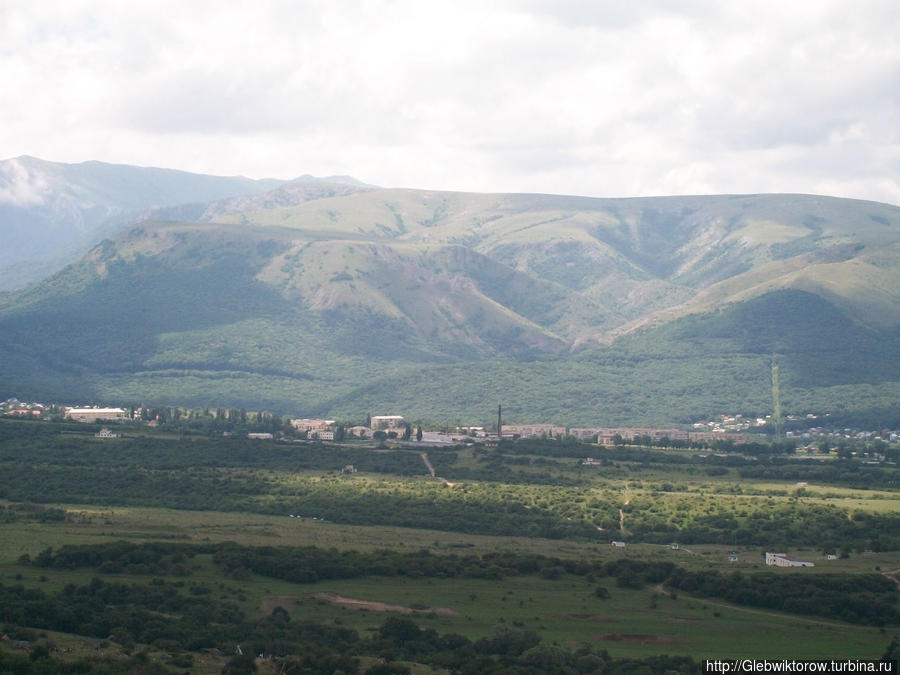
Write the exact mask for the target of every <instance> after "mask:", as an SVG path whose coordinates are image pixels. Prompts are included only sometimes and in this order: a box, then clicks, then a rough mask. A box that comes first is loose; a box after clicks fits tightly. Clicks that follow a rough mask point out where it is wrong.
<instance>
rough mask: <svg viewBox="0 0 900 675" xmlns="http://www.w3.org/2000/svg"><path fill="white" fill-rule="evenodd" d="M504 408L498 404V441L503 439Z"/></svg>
mask: <svg viewBox="0 0 900 675" xmlns="http://www.w3.org/2000/svg"><path fill="white" fill-rule="evenodd" d="M502 411H503V406H502V405H500V404H497V440H500V439H501V438H503V415H502Z"/></svg>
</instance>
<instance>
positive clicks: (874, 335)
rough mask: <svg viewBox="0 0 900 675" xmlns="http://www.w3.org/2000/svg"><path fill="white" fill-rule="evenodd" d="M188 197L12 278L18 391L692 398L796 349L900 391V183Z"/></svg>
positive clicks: (262, 399)
mask: <svg viewBox="0 0 900 675" xmlns="http://www.w3.org/2000/svg"><path fill="white" fill-rule="evenodd" d="M167 208H168V209H169V210H166V209H157V210H154V211H151V212H150V213H151V215H153V216H154V217H155V218H156V220H150V221H145V222H142V223H140V224H138V225H135V226H132V227H130V228H129V229H127V230H126V231H124V232H122V233H120V234H118V235H116V236H115V237H113V238H111V239H108V240H105V241H103V242H102V243H100V244H98V245H97V246H95V247H94V248H93V249H92V250H91V251H90V252H89V253H88V254H87V255H85V256H84V257H83V258H81V260H79V261H78V262H75V263H73V264H71V265H69V266H68V267H66V268H65V269H63V270H61V271H59V272H57V273H56V274H55V275H53V276H52V277H50V278H48V279H46V280H45V281H43V282H40V283H37V284H34V285H32V286H30V287H29V288H27V289H25V290H23V291H19V292H16V293H6V294H4V295H2V296H0V348H2V349H3V350H4V353H6V354H7V355H9V358H7V359H6V360H5V362H3V363H0V382H3V383H4V384H5V385H6V386H7V387H8V388H10V392H9V393H16V394H17V395H18V394H22V395H23V396H24V395H25V392H29V391H30V392H45V393H46V392H50V393H53V392H56V395H61V394H63V393H65V392H66V391H69V392H72V391H77V392H80V393H81V394H83V395H84V396H86V397H91V396H94V397H98V396H102V397H107V398H108V397H115V398H116V399H117V400H122V399H126V400H132V401H136V402H141V401H143V402H147V401H151V400H152V401H169V402H172V403H199V404H201V405H203V404H207V405H209V404H215V405H218V404H231V403H241V404H244V405H247V406H251V407H252V406H267V407H270V408H273V409H278V410H284V411H294V412H297V413H304V412H309V413H310V414H313V413H315V414H327V415H331V416H334V415H350V414H351V413H352V410H353V409H362V410H366V409H368V410H369V411H370V412H371V411H372V409H374V408H378V407H379V406H388V407H391V406H398V407H405V409H406V410H407V411H408V412H409V414H411V415H418V416H419V417H423V418H424V417H428V418H431V419H434V418H437V417H438V414H439V413H440V411H442V410H443V411H444V412H445V413H447V414H453V411H456V414H458V415H465V416H467V418H468V419H472V416H476V417H475V419H476V420H478V419H480V418H478V417H477V414H478V413H477V411H478V410H484V409H490V408H492V407H495V405H496V400H498V399H499V398H503V399H505V400H506V401H509V403H508V405H509V409H510V411H511V413H513V412H520V414H525V413H526V412H528V414H529V415H531V416H533V417H532V419H544V420H547V419H555V420H558V421H560V422H565V421H567V420H571V421H572V422H573V423H583V424H589V423H601V422H604V421H613V420H615V421H617V422H618V423H624V422H626V421H632V422H640V421H648V420H657V421H658V422H668V423H685V422H686V421H688V420H690V419H691V418H692V417H696V416H703V415H709V414H714V413H715V412H716V409H718V406H721V405H731V406H734V405H742V404H743V405H745V406H747V407H748V408H751V409H752V410H757V411H759V410H762V409H764V406H765V405H766V401H767V399H768V396H769V390H768V388H769V380H768V368H769V366H770V365H771V360H772V357H773V354H775V355H777V353H778V352H779V350H782V351H784V352H785V354H784V355H783V358H785V359H786V363H785V366H784V369H783V374H784V386H783V389H784V391H785V394H786V401H787V402H788V403H789V404H790V403H794V404H796V405H800V404H804V405H806V404H809V405H813V404H814V405H817V406H824V407H835V406H843V407H845V408H846V407H849V409H855V408H854V406H856V407H858V406H861V405H862V406H869V407H884V405H885V401H886V400H887V401H889V400H891V397H892V396H893V397H895V396H896V395H897V392H898V391H900V372H898V368H900V365H898V364H900V350H898V349H897V345H898V341H900V208H897V207H893V206H891V205H886V204H879V203H877V202H864V201H859V200H843V199H839V198H831V197H823V196H815V195H814V196H806V195H793V194H780V195H716V196H708V197H706V196H690V197H648V198H640V197H638V198H615V199H606V198H593V197H577V196H573V197H569V196H565V195H563V196H558V195H528V194H515V195H507V194H481V193H474V194H473V193H462V192H456V193H450V192H440V191H434V190H409V189H387V188H376V187H371V186H359V185H346V184H336V183H333V182H330V181H313V182H309V181H305V182H304V181H300V182H296V181H294V182H290V183H283V184H281V185H279V186H277V187H276V188H274V189H273V190H269V191H264V192H262V193H260V194H258V195H250V196H238V197H232V198H226V199H224V200H213V201H211V202H197V203H195V205H194V206H190V207H186V206H183V205H182V206H173V207H167ZM192 209H193V210H192ZM196 213H201V214H203V219H204V222H180V221H171V220H164V219H162V218H163V217H166V216H178V215H179V214H182V215H190V214H196ZM760 303H762V304H760ZM760 307H770V308H774V309H776V310H777V311H771V312H766V311H761V310H760V309H759V308H760ZM717 317H718V318H717ZM817 321H825V322H827V324H828V326H827V327H832V326H837V327H839V328H840V330H837V331H835V330H830V328H829V330H825V329H824V328H823V329H822V330H819V332H818V333H817V332H816V330H815V325H816V322H817ZM717 322H718V323H717ZM691 325H697V326H700V325H703V326H710V327H717V328H716V330H717V331H718V333H716V335H718V337H715V336H712V337H709V338H707V337H705V336H704V335H699V334H695V333H692V332H691V331H690V330H689V327H690V326H691ZM679 327H680V328H679ZM710 330H712V328H711V329H710ZM785 331H786V332H785ZM756 333H758V334H759V336H760V339H759V340H758V341H753V340H749V338H748V337H747V336H751V335H755V334H756ZM817 334H818V335H820V336H821V340H822V344H820V345H817V343H816V335H817ZM777 335H783V336H784V337H783V339H782V341H781V342H778V341H773V340H769V341H766V340H767V338H766V336H777ZM842 335H847V336H852V337H853V339H849V338H848V339H844V338H842V337H841V336H842ZM759 345H766V348H765V349H762V348H761V347H760V346H759ZM779 345H784V347H783V349H782V347H780V346H779ZM854 345H856V346H854ZM854 364H856V365H854ZM810 372H812V373H813V375H810ZM816 372H818V373H819V375H816V374H815V373H816ZM438 382H442V386H441V385H437V383H438ZM792 387H793V389H792ZM604 391H608V392H609V393H610V394H611V398H610V399H609V400H607V398H606V397H605V396H604V394H603V392H604ZM379 395H380V397H381V398H380V403H379V401H377V400H376V399H377V398H378V396H379ZM792 397H793V399H794V400H793V401H792ZM893 400H896V398H895V399H893ZM252 401H256V403H252ZM491 401H493V403H491ZM641 401H643V403H641ZM887 405H888V406H889V405H890V404H889V403H888V404H887ZM506 408H507V404H506V403H505V404H504V409H506ZM710 408H716V409H710ZM879 409H880V408H879ZM747 411H748V412H749V410H747Z"/></svg>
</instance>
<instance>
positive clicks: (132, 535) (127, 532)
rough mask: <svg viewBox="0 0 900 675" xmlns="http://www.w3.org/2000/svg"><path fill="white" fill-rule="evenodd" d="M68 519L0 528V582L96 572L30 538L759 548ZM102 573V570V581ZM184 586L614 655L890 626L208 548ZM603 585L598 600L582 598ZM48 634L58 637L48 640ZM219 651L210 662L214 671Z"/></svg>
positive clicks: (238, 521)
mask: <svg viewBox="0 0 900 675" xmlns="http://www.w3.org/2000/svg"><path fill="white" fill-rule="evenodd" d="M62 508H64V509H65V510H67V511H69V512H70V514H71V516H72V518H73V520H74V522H57V523H37V522H27V521H26V522H13V523H6V524H3V525H2V526H0V578H2V579H3V582H4V583H22V584H25V585H27V586H35V587H39V588H41V589H43V590H45V591H58V590H60V589H62V588H63V586H65V585H66V584H70V583H74V584H87V583H89V582H90V580H91V578H93V577H94V576H97V573H96V572H95V571H92V570H88V569H78V570H57V569H36V568H34V567H29V566H23V565H20V564H17V562H16V561H17V559H18V557H19V556H20V555H22V554H23V553H28V554H29V555H32V556H34V555H36V554H37V553H38V552H40V551H41V550H42V549H43V548H45V547H47V546H51V547H54V548H57V547H59V546H61V545H64V544H81V543H98V542H109V541H115V540H120V539H128V540H130V541H155V540H163V541H186V542H187V541H194V542H207V541H208V542H220V541H234V542H238V543H241V544H246V545H278V546H281V545H284V546H296V545H310V544H311V545H316V546H320V547H335V548H338V549H358V550H372V549H381V548H390V549H395V550H406V551H418V550H420V549H423V548H424V549H428V550H429V551H431V552H432V553H434V554H442V553H443V554H446V553H450V552H454V553H459V552H461V551H463V552H467V553H468V552H477V553H485V552H489V551H518V552H522V553H527V552H532V553H542V554H545V555H548V556H556V557H570V558H576V559H586V560H596V559H602V560H612V559H615V558H617V557H623V556H629V557H633V558H639V559H644V560H672V561H673V562H677V564H679V565H680V566H682V567H686V568H695V569H699V568H702V569H744V570H752V569H761V568H762V567H764V566H763V565H762V552H761V551H759V550H753V549H739V550H738V551H737V552H738V553H739V560H738V562H736V563H729V562H728V561H727V554H728V553H729V552H730V550H731V549H729V548H728V547H723V546H695V547H681V548H680V549H679V550H673V549H671V548H669V547H668V546H654V545H649V544H643V545H642V544H636V545H631V546H629V547H628V548H627V549H626V551H624V552H623V551H620V550H613V549H611V548H610V547H609V546H608V545H606V544H596V543H586V542H564V543H561V542H559V541H551V540H540V539H525V538H515V537H485V536H475V535H464V534H455V533H445V532H434V531H429V530H415V529H406V528H387V527H384V528H378V527H355V526H349V525H338V524H334V523H327V522H321V521H313V520H300V519H296V518H289V517H278V516H263V515H255V514H239V513H220V512H188V511H176V510H170V509H156V508H105V507H85V506H76V507H71V506H69V507H67V506H64V505H63V506H62ZM797 553H799V554H800V555H804V554H806V555H809V556H810V557H811V558H813V557H816V556H818V557H816V562H817V566H816V567H815V568H813V569H809V570H784V571H783V573H784V574H819V573H821V572H823V571H828V572H848V573H849V572H862V571H872V570H873V569H874V568H875V567H881V568H882V569H888V568H894V567H897V566H898V560H900V558H898V556H897V555H896V553H879V554H863V555H853V556H851V557H850V558H848V559H846V560H836V561H830V562H828V563H827V565H826V564H825V563H824V562H821V563H820V559H821V554H819V553H817V552H814V551H798V552H797ZM105 578H107V577H105ZM114 578H115V580H116V581H119V582H126V583H127V582H134V583H146V582H147V577H146V576H139V575H138V576H133V575H127V574H118V575H115V577H114ZM187 581H188V582H189V583H190V584H205V585H208V586H210V587H211V588H212V589H213V592H214V593H215V594H217V595H219V596H221V597H222V598H223V599H230V600H233V601H235V600H236V601H238V602H239V604H240V605H241V606H242V607H243V608H244V609H245V610H246V611H248V612H249V613H263V612H266V613H267V612H271V610H272V608H273V607H274V606H276V605H280V606H282V607H284V608H285V609H286V610H287V611H288V612H289V614H290V615H291V617H292V618H293V619H294V620H297V619H313V620H316V621H319V622H327V623H331V624H334V625H340V626H344V627H349V628H354V629H356V630H357V631H359V632H360V633H361V634H367V633H369V632H371V631H373V630H375V629H376V628H377V627H378V626H379V625H380V624H381V623H382V622H383V620H384V618H385V616H388V615H391V614H395V615H396V614H402V613H403V612H402V611H401V610H400V609H398V608H401V607H405V608H410V609H412V610H416V611H415V612H414V613H413V614H410V616H412V617H414V618H416V619H417V621H418V622H419V623H420V625H421V626H423V627H426V628H434V629H435V630H437V631H438V632H441V633H446V632H454V633H459V634H462V635H465V636H467V637H470V638H471V639H476V638H480V637H486V636H490V635H492V634H494V633H495V632H496V631H497V630H502V629H504V628H510V629H523V630H534V631H536V632H537V633H538V634H539V635H541V636H542V638H543V640H544V641H545V642H550V643H557V644H560V645H564V646H570V647H571V646H577V645H579V644H582V643H587V644H590V645H593V646H594V647H598V648H603V649H606V650H608V651H609V652H610V653H611V654H613V655H615V656H621V657H625V656H630V657H642V656H647V655H652V654H685V655H690V656H692V657H694V658H714V657H722V658H725V657H735V656H737V655H747V654H755V655H765V656H766V657H768V658H827V657H835V658H836V657H860V658H863V657H873V656H877V655H879V654H881V653H882V652H883V650H884V648H885V646H886V645H887V643H888V642H889V640H890V637H891V635H892V632H891V631H890V630H888V631H883V630H881V629H878V628H872V627H863V626H854V625H850V624H845V623H841V622H837V621H828V620H820V619H816V618H811V617H797V616H792V615H787V614H782V613H777V612H768V611H764V610H758V609H750V608H746V607H738V606H734V605H729V604H727V603H723V602H718V601H714V600H709V599H699V598H692V597H690V596H687V595H685V594H674V595H670V594H668V593H666V592H665V591H663V589H662V588H658V587H646V588H643V589H639V590H632V589H624V588H618V587H616V585H615V579H612V578H598V579H586V578H583V577H572V576H568V575H564V576H563V577H562V578H560V579H555V580H551V579H544V578H538V577H535V576H521V577H512V578H507V579H504V580H502V581H493V580H482V579H466V578H462V579H434V578H420V579H414V578H409V577H390V578H382V577H366V578H362V579H349V580H330V581H323V582H318V583H314V584H295V583H288V582H285V581H280V580H277V579H271V578H264V577H259V576H257V575H251V577H250V578H249V579H246V580H241V581H236V580H232V579H228V578H223V576H222V574H221V571H220V570H219V569H218V568H217V567H216V566H214V565H213V564H212V562H211V560H210V556H208V555H199V556H196V557H195V558H192V559H191V565H190V570H189V577H188V579H187ZM598 585H602V586H604V587H606V588H607V589H608V590H609V592H610V596H611V597H610V598H609V599H605V600H601V599H598V598H597V597H595V595H594V589H595V588H596V586H598ZM322 594H333V595H337V596H341V597H342V598H348V599H354V600H360V601H366V602H369V603H384V604H386V605H389V606H394V607H393V609H388V610H385V611H379V610H378V609H377V608H375V607H373V606H368V607H367V606H362V607H359V606H357V607H356V608H354V607H352V606H348V605H346V604H340V603H338V602H334V601H332V600H329V599H325V597H324V596H323V595H322ZM57 642H58V640H57ZM217 663H219V661H215V659H213V660H211V661H210V667H211V668H212V667H214V666H215V665H216V664H217Z"/></svg>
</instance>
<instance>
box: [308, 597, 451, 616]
mask: <svg viewBox="0 0 900 675" xmlns="http://www.w3.org/2000/svg"><path fill="white" fill-rule="evenodd" d="M313 597H315V598H317V599H319V600H327V601H328V602H331V603H334V604H335V605H342V606H344V607H349V608H351V609H368V610H369V611H372V612H397V613H399V614H437V615H439V616H456V612H454V611H453V610H452V609H447V608H446V607H425V608H421V609H419V608H415V607H404V606H403V605H388V604H387V603H384V602H374V601H371V600H357V599H355V598H345V597H344V596H342V595H338V594H337V593H316V594H315V595H314V596H313Z"/></svg>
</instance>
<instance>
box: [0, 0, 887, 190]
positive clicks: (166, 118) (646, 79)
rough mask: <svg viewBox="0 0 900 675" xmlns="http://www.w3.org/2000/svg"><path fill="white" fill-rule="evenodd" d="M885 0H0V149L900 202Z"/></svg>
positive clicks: (459, 186) (536, 185) (559, 186)
mask: <svg viewBox="0 0 900 675" xmlns="http://www.w3.org/2000/svg"><path fill="white" fill-rule="evenodd" d="M898 36H900V3H898V2H896V0H883V1H882V0H857V1H855V2H852V3H851V2H847V0H840V1H838V0H811V1H810V0H791V1H785V0H778V1H769V0H759V1H756V0H743V1H738V2H730V1H729V2H726V1H720V2H707V1H704V0H655V1H647V2H641V1H639V0H637V1H630V2H625V1H624V0H615V1H605V0H593V1H591V0H585V1H582V0H520V1H514V0H506V1H504V0H498V1H496V2H492V1H490V0H480V1H473V2H470V1H468V0H455V1H454V2H435V1H423V0H418V1H416V0H358V1H353V0H324V1H321V2H320V1H318V0H284V1H274V0H253V1H252V2H245V1H238V0H233V1H232V0H215V1H210V2H207V1H205V0H191V1H190V2H184V0H176V1H170V0H154V1H153V2H144V1H143V0H129V1H128V2H120V1H119V0H96V1H92V0H58V1H57V0H0V91H2V92H3V104H2V105H0V158H3V159H5V158H11V157H16V156H19V155H32V156H36V157H40V158H42V159H48V160H53V161H60V162H81V161H86V160H101V161H107V162H117V163H124V164H136V165H141V166H160V167H167V168H175V169H183V170H187V171H194V172H198V173H210V174H218V175H245V176H249V177H253V178H262V177H275V178H283V179H288V178H293V177H296V176H300V175H303V174H313V175H318V176H325V175H333V174H348V175H352V176H354V177H356V178H358V179H360V180H363V181H366V182H368V183H372V184H376V185H381V186H385V187H412V188H427V189H440V190H465V191H477V192H544V193H557V194H579V195H590V196H597V197H623V196H624V197H627V196H647V195H668V194H719V193H757V192H802V193H813V194H826V195H834V196H840V197H854V198H860V199H872V200H876V201H882V202H889V203H893V204H900V38H898Z"/></svg>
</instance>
